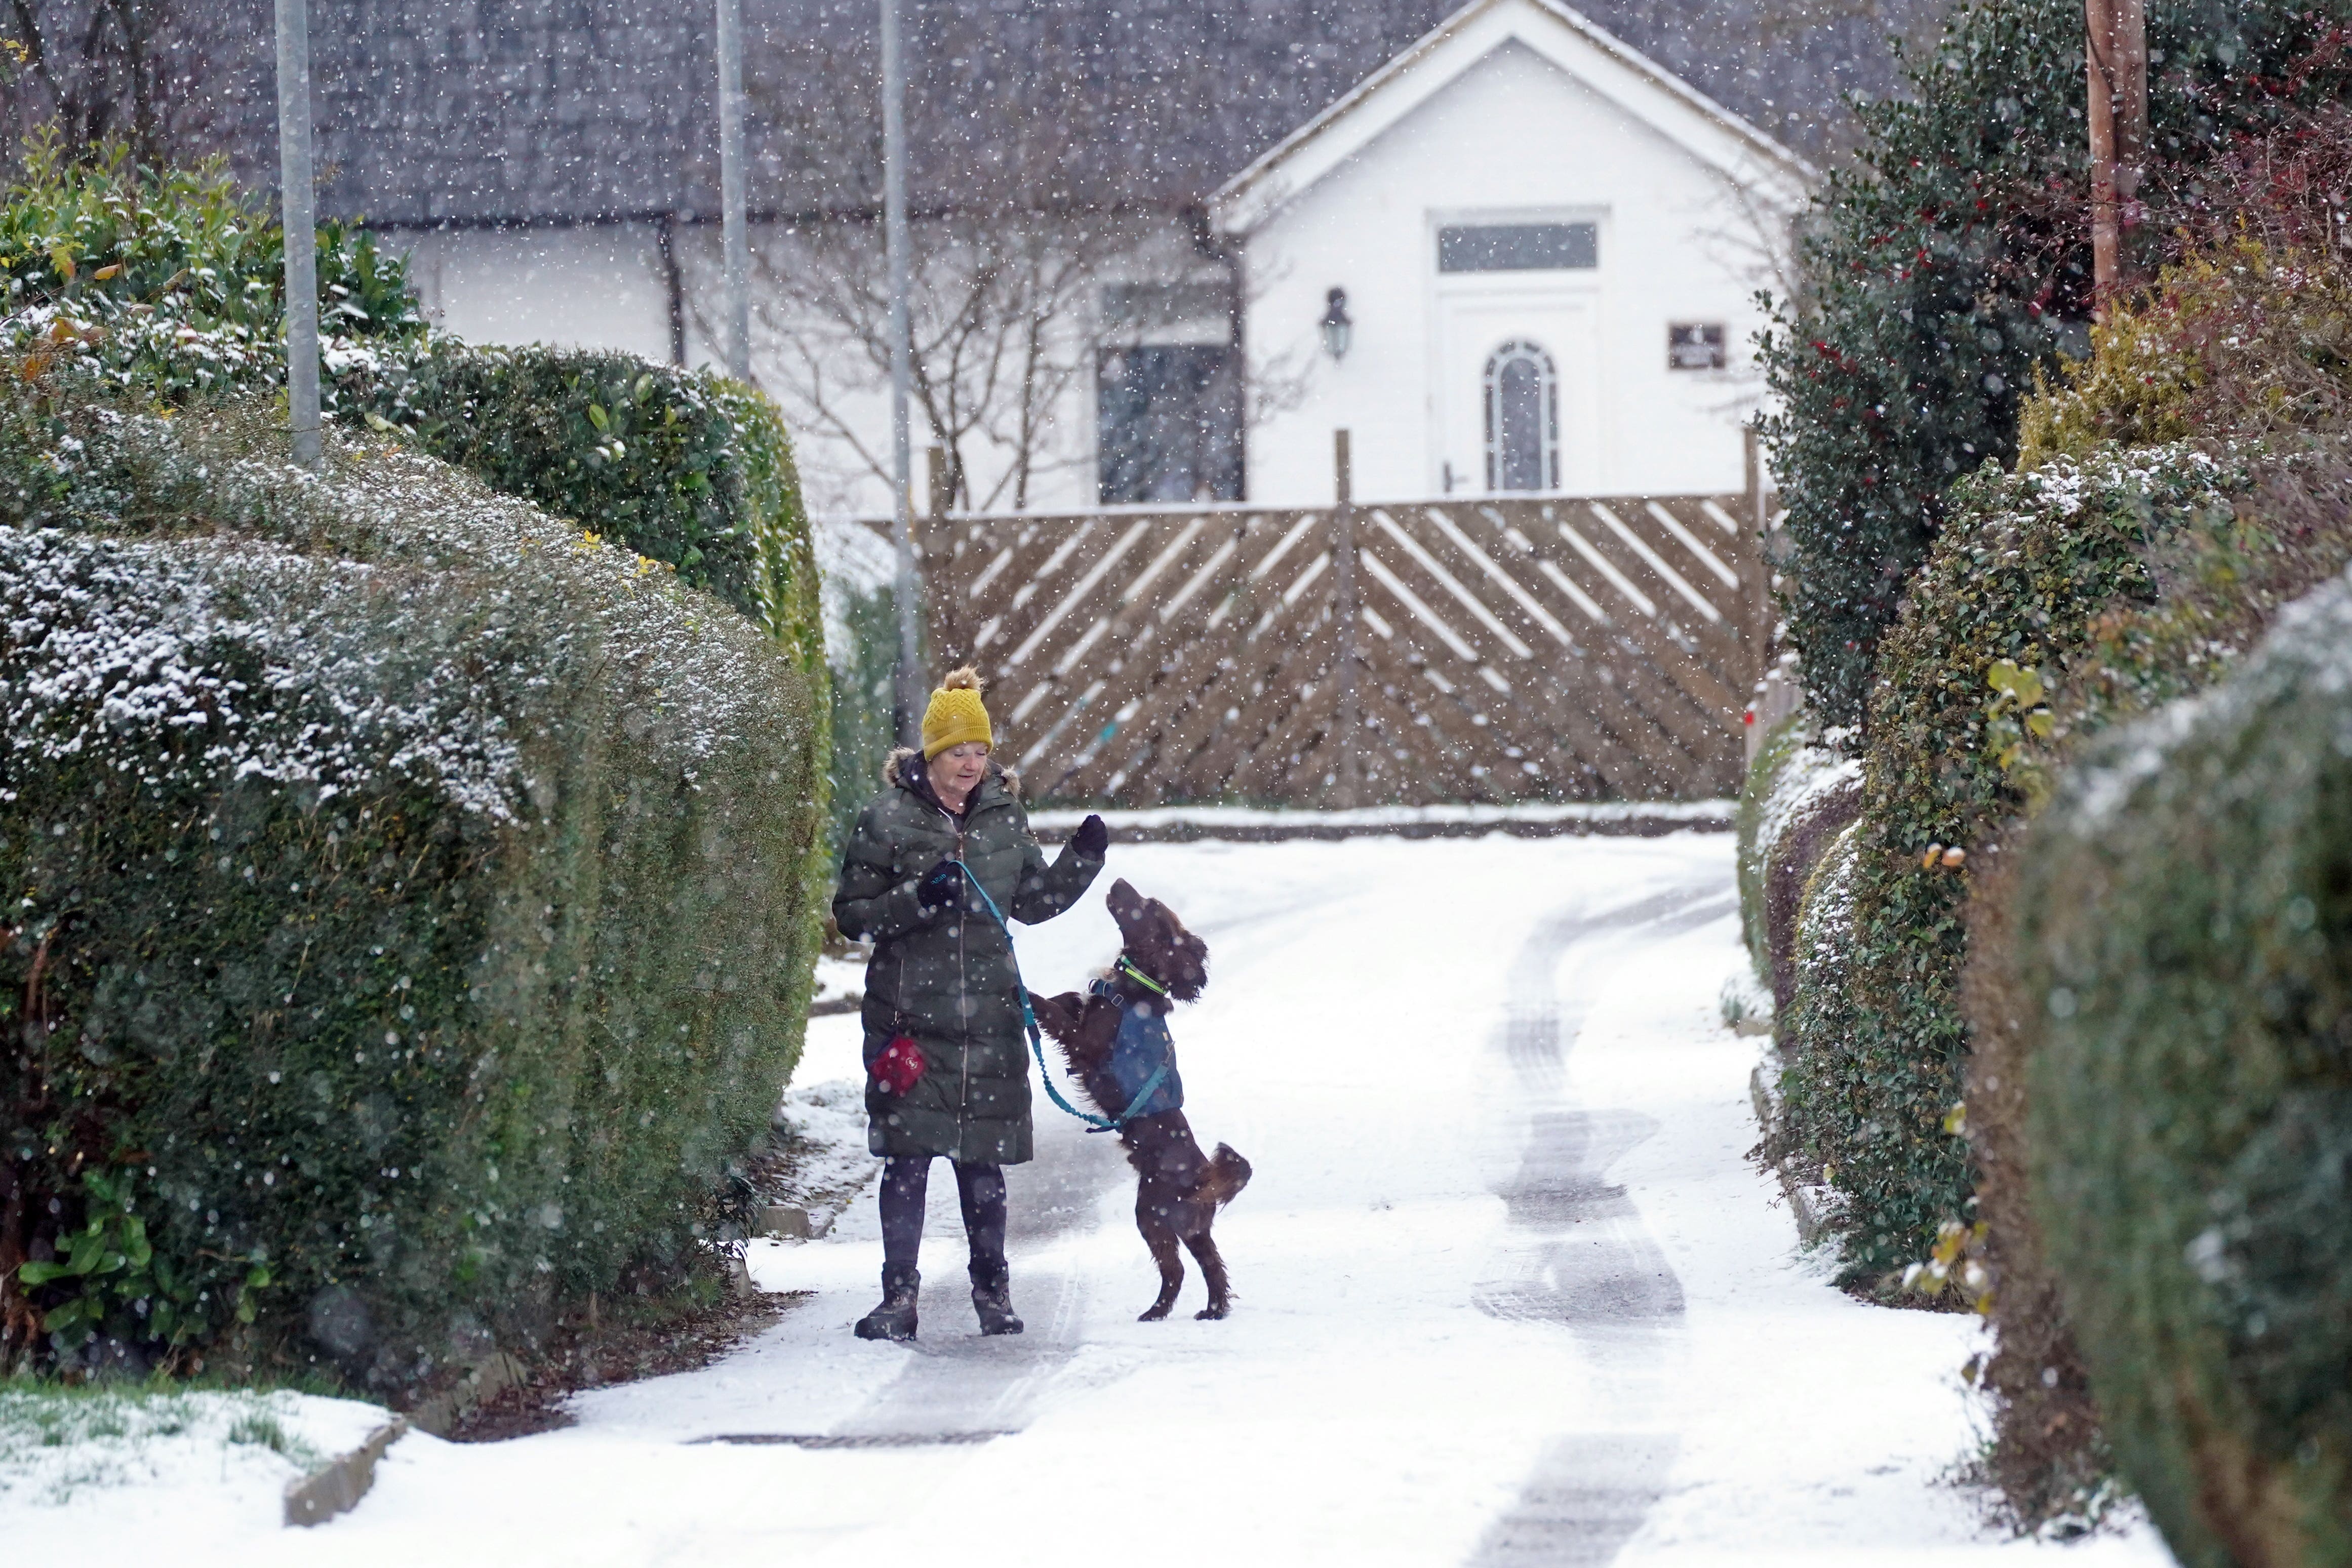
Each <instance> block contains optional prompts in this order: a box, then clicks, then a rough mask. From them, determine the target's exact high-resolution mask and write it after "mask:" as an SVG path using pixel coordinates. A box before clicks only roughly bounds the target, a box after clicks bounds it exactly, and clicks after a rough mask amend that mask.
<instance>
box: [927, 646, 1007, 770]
mask: <svg viewBox="0 0 2352 1568" xmlns="http://www.w3.org/2000/svg"><path fill="white" fill-rule="evenodd" d="M968 740H976V741H979V742H980V743H981V744H982V746H988V747H993V746H994V745H995V744H996V737H995V734H994V733H993V732H992V730H991V729H990V728H989V725H988V708H987V707H986V706H985V705H983V704H982V702H981V700H980V672H979V671H977V670H975V669H973V668H972V667H971V665H970V664H966V665H964V666H963V668H961V669H960V670H950V671H949V672H948V674H947V677H946V678H945V679H944V680H942V681H940V687H939V690H937V691H935V692H933V693H932V694H931V701H930V706H928V707H926V708H924V710H923V760H924V761H926V762H928V761H929V760H930V759H931V758H934V757H937V756H938V755H939V754H940V752H942V751H945V750H946V749H947V748H948V747H950V746H961V745H962V744H963V743H964V742H965V741H968Z"/></svg>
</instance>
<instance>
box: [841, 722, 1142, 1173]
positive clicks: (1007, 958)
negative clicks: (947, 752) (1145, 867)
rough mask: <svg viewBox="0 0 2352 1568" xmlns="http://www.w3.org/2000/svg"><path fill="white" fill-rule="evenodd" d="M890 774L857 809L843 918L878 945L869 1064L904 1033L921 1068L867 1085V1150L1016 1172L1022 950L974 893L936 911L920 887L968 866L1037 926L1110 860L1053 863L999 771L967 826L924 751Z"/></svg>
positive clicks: (1068, 855) (844, 875) (1067, 857)
mask: <svg viewBox="0 0 2352 1568" xmlns="http://www.w3.org/2000/svg"><path fill="white" fill-rule="evenodd" d="M884 778H885V779H887V782H888V784H889V786H890V787H889V788H888V789H885V790H883V791H882V793H881V794H880V795H878V796H877V797H876V798H875V799H874V800H873V801H872V802H871V803H869V804H868V805H867V806H866V810H864V811H862V812H860V813H858V818H857V826H856V830H855V831H852V832H851V834H850V836H849V844H848V847H847V848H845V850H844V851H843V852H842V856H841V880H840V884H839V891H837V892H836V893H835V894H834V899H833V915H834V918H835V920H837V921H839V922H840V924H841V929H842V932H843V934H844V935H845V936H852V937H867V936H870V937H872V938H873V939H874V959H873V962H872V963H871V964H870V965H869V966H868V967H867V968H866V1007H865V1022H866V1067H867V1068H868V1069H869V1070H870V1069H871V1068H872V1067H873V1065H874V1061H875V1059H876V1058H877V1057H878V1056H879V1055H881V1053H882V1051H884V1049H885V1048H886V1047H887V1046H888V1044H889V1043H890V1040H891V1037H892V1036H893V1035H896V1034H898V1033H902V1032H903V1033H906V1034H908V1035H911V1036H913V1037H914V1040H915V1043H916V1044H917V1045H919V1046H920V1047H921V1048H922V1051H923V1059H924V1062H925V1067H924V1071H923V1076H922V1077H921V1078H920V1079H919V1080H918V1081H917V1082H915V1083H914V1084H913V1086H911V1087H910V1088H909V1089H908V1091H907V1092H906V1093H905V1094H904V1095H903V1096H901V1095H898V1094H893V1093H891V1092H889V1091H888V1090H887V1089H886V1088H884V1087H883V1086H882V1085H881V1084H880V1083H878V1082H876V1081H875V1080H874V1079H873V1078H872V1077H870V1076H869V1077H868V1078H867V1080H866V1115H867V1117H868V1118H869V1121H868V1127H867V1133H866V1143H867V1145H868V1146H869V1147H870V1148H872V1150H873V1151H874V1152H875V1153H876V1154H877V1155H885V1156H889V1157H897V1156H901V1155H947V1156H949V1157H950V1158H951V1159H956V1160H961V1161H963V1162H964V1163H966V1164H977V1165H1018V1164H1020V1163H1021V1162H1022V1161H1024V1160H1026V1159H1028V1158H1030V1157H1031V1155H1032V1154H1033V1152H1034V1134H1033V1131H1032V1128H1031V1125H1030V1120H1029V1040H1028V1036H1027V1034H1026V1033H1024V1031H1023V1030H1022V1027H1021V998H1020V994H1019V992H1018V990H1017V989H1016V988H1015V981H1014V976H1015V974H1016V971H1015V969H1014V967H1013V946H1012V943H1011V942H1010V941H1008V940H1007V939H1006V937H1005V935H1004V933H1003V932H1002V931H1000V930H998V929H997V925H996V922H995V921H993V920H992V919H990V918H989V915H988V911H987V909H986V907H985V906H983V905H982V904H981V902H980V900H979V898H978V897H977V896H976V895H975V894H973V893H972V892H971V885H970V884H969V883H966V884H965V888H964V894H963V901H962V904H961V906H960V907H959V906H953V905H951V906H950V907H948V908H945V909H940V910H936V911H928V912H927V911H925V910H923V909H922V908H920V907H919V905H918V904H917V903H916V901H915V888H916V884H917V883H919V882H921V881H922V879H923V875H924V873H926V872H929V870H930V869H931V868H932V867H933V866H935V865H937V864H939V863H940V862H941V861H943V860H947V859H950V858H954V859H960V860H961V861H962V862H964V864H966V865H968V866H970V867H971V870H972V873H973V874H974V875H976V876H978V877H979V878H980V884H981V886H982V887H984V888H986V889H987V890H988V895H989V897H991V898H992V899H994V900H995V901H996V907H997V908H998V909H1000V910H1002V911H1003V913H1004V915H1005V917H1006V918H1008V919H1012V920H1018V921H1022V922H1024V924H1027V925H1036V924H1037V923H1038V922H1040V921H1045V920H1051V919H1052V918H1053V917H1054V916H1055V915H1059V914H1061V913H1062V912H1063V911H1064V910H1066V909H1067V908H1069V907H1070V905H1072V904H1076V902H1077V901H1078V899H1079V898H1080V896H1082V895H1083V894H1085V893H1086V891H1087V887H1088V886H1089V885H1090V884H1091V883H1093V882H1094V880H1095V875H1096V873H1098V872H1100V871H1101V870H1102V865H1103V862H1101V860H1100V859H1098V858H1095V857H1092V856H1087V855H1081V854H1079V853H1078V852H1077V851H1076V848H1075V847H1070V848H1065V849H1064V850H1063V852H1062V853H1061V857H1060V858H1059V859H1057V860H1055V862H1054V863H1053V864H1052V865H1050V866H1049V865H1047V864H1046V863H1045V852H1044V851H1043V850H1040V849H1039V848H1038V847H1037V840H1036V838H1035V836H1034V834H1032V833H1031V832H1030V831H1029V814H1028V813H1027V812H1026V811H1024V810H1022V809H1021V801H1020V800H1019V798H1018V796H1017V794H1016V791H1015V789H1014V786H1013V782H1012V781H1011V780H1010V779H1008V778H1007V776H1006V775H1005V773H1004V771H1003V769H1002V768H998V767H996V766H995V765H994V764H991V765H990V767H989V770H988V776H987V777H986V778H984V779H982V780H981V781H980V783H979V784H978V786H976V787H975V788H974V789H973V790H972V792H971V800H970V801H968V802H967V803H966V804H967V806H968V810H966V812H965V814H964V817H963V820H962V821H961V822H959V821H957V820H956V819H955V818H954V817H952V816H950V814H949V813H948V811H947V810H946V809H945V808H944V807H942V806H941V805H940V800H939V797H938V796H937V795H936V794H934V793H933V792H932V789H931V786H930V780H929V779H927V778H926V777H925V776H924V772H923V760H922V757H921V755H920V754H919V753H917V752H909V751H901V752H899V753H898V754H897V755H896V756H894V757H892V758H890V765H889V767H888V768H887V770H886V772H885V774H884Z"/></svg>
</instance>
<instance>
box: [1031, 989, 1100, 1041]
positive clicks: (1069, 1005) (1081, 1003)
mask: <svg viewBox="0 0 2352 1568" xmlns="http://www.w3.org/2000/svg"><path fill="white" fill-rule="evenodd" d="M1086 1005H1087V1002H1086V998H1084V997H1081V996H1080V995H1078V993H1077V992H1076V991H1064V992H1063V993H1062V994H1061V995H1060V996H1058V997H1041V996H1038V995H1036V994H1035V993H1034V992H1032V993H1031V994H1030V998H1029V1010H1030V1011H1031V1012H1032V1013H1034V1014H1035V1015H1036V1018H1037V1027H1038V1028H1039V1029H1042V1030H1045V1032H1046V1033H1047V1034H1048V1035H1050V1036H1052V1037H1053V1038H1054V1039H1055V1040H1059V1041H1061V1042H1062V1043H1063V1044H1065V1045H1066V1044H1068V1043H1069V1040H1070V1037H1071V1036H1072V1035H1073V1034H1076V1032H1077V1028H1078V1014H1079V1012H1080V1010H1081V1009H1084V1008H1085V1007H1086Z"/></svg>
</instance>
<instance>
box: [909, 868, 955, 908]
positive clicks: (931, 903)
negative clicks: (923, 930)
mask: <svg viewBox="0 0 2352 1568" xmlns="http://www.w3.org/2000/svg"><path fill="white" fill-rule="evenodd" d="M962 892H963V868H962V867H961V866H959V865H957V864H956V862H953V861H941V862H940V863H939V864H937V865H935V866H933V867H932V868H931V869H930V870H929V871H927V872H925V873H923V880H922V882H921V883H920V884H919V886H917V887H916V889H915V902H916V903H917V904H920V905H922V906H923V907H924V908H925V909H944V908H946V907H947V906H948V905H949V904H953V903H955V902H956V898H957V895H958V894H961V893H962Z"/></svg>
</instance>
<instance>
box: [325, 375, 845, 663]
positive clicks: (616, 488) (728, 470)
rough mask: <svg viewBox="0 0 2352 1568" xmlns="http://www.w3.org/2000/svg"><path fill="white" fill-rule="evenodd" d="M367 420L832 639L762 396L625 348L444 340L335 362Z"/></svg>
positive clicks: (799, 635) (681, 573) (760, 616)
mask: <svg viewBox="0 0 2352 1568" xmlns="http://www.w3.org/2000/svg"><path fill="white" fill-rule="evenodd" d="M337 369H338V380H339V382H341V389H342V394H343V396H342V402H343V403H344V404H345V405H346V407H347V408H348V409H349V410H350V411H351V413H352V415H353V416H355V417H357V418H360V419H362V420H363V421H365V422H366V423H370V424H371V425H373V427H374V428H376V429H379V430H383V429H387V428H397V429H398V430H400V431H401V432H403V433H404V434H408V435H409V436H411V437H412V438H413V439H414V440H415V442H416V444H418V445H419V446H420V447H422V449H424V450H425V451H427V452H430V453H432V454H433V455H435V456H436V457H443V458H446V459H447V460H448V461H450V462H452V463H455V464H457V465H459V466H461V467H463V468H466V469H467V470H469V471H470V472H472V473H474V474H476V475H478V476H480V477H481V478H483V479H484V480H486V481H488V483H489V484H491V485H492V486H496V487H498V488H499V489H501V490H505V491H507V492H509V494H512V495H518V496H527V497H530V499H532V500H534V501H536V502H538V503H539V504H540V505H541V507H544V508H546V509H547V510H548V511H550V512H552V513H554V514H555V515H557V516H558V517H577V518H580V519H582V520H583V522H585V523H586V524H588V526H589V527H591V528H593V529H594V530H595V531H596V532H597V533H599V534H601V535H604V536H607V537H609V538H612V539H613V540H614V542H616V543H619V544H624V545H625V546H627V547H628V548H629V549H633V550H635V551H636V552H637V553H638V554H640V555H644V556H647V557H649V558H651V559H655V560H658V561H662V562H665V563H666V564H667V565H669V566H671V567H673V568H675V569H676V570H677V575H678V578H679V580H681V581H684V582H688V583H690V584H692V585H693V586H695V587H697V588H702V589H707V590H709V591H710V592H713V593H715V594H717V595H718V596H719V598H721V599H723V600H725V601H727V602H728V603H730V604H731V605H733V606H734V607H735V608H736V609H737V610H739V611H740V612H743V613H744V614H746V615H750V616H751V617H753V618H754V619H756V620H760V621H761V622H765V623H767V624H769V625H770V627H771V629H772V630H773V631H775V632H777V633H778V634H779V635H781V636H783V637H785V638H787V639H788V640H790V641H792V642H793V644H794V653H795V657H796V658H798V657H804V656H805V655H806V653H809V652H810V651H813V650H814V649H816V648H818V647H821V646H822V642H823V635H822V632H821V631H820V630H819V628H818V625H817V620H816V617H817V613H818V611H817V605H816V601H815V570H814V557H813V555H812V554H811V551H810V546H809V541H808V525H807V520H806V518H805V517H804V516H803V513H802V509H801V501H800V491H799V479H798V476H797V475H796V474H795V472H794V471H793V464H792V452H791V447H790V445H789V444H788V443H787V441H786V439H785V437H784V434H783V428H782V423H781V422H779V421H777V420H776V418H775V415H774V413H773V410H772V405H771V404H769V403H768V402H767V401H766V400H765V399H764V398H761V397H759V396H758V395H757V394H756V393H752V392H749V391H748V389H742V388H739V387H736V386H734V385H733V384H732V383H730V382H726V381H724V380H723V379H722V378H720V377H718V376H715V375H711V374H708V373H704V374H689V373H687V372H684V371H678V370H676V369H674V368H673V367H670V366H667V365H656V364H653V363H650V362H649V361H645V360H641V359H639V358H638V357H637V356H636V355H635V354H628V353H622V352H618V351H614V350H566V349H551V348H545V347H538V346H534V347H530V348H522V349H493V348H475V347H471V346H469V345H467V344H464V343H459V342H457V341H454V340H449V339H446V338H445V339H436V340H433V341H431V342H430V343H428V344H425V345H423V346H422V347H420V348H417V349H415V350H408V351H397V352H391V353H374V354H352V355H349V356H347V357H346V358H345V359H344V360H343V361H341V363H340V364H339V365H338V367H337Z"/></svg>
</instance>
